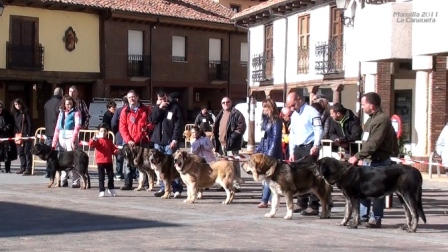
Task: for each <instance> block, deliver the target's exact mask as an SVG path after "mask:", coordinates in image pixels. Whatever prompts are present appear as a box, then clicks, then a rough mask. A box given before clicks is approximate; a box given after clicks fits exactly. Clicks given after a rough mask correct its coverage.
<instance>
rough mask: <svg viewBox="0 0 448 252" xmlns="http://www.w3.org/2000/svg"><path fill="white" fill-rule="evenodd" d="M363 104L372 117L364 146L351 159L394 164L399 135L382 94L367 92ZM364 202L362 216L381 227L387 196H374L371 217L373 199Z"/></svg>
mask: <svg viewBox="0 0 448 252" xmlns="http://www.w3.org/2000/svg"><path fill="white" fill-rule="evenodd" d="M361 107H362V110H363V111H364V113H366V114H367V115H369V119H368V120H367V122H366V123H365V125H364V131H363V134H362V137H361V139H362V148H361V150H360V151H359V152H358V153H356V154H355V155H354V156H353V157H351V158H350V159H349V160H348V162H350V163H351V164H354V165H355V164H357V163H358V161H359V160H362V165H364V166H371V167H375V166H384V165H390V164H391V160H390V157H392V156H396V154H397V153H396V151H397V150H398V144H397V136H396V134H395V130H394V128H393V126H392V122H391V120H390V118H389V116H387V115H386V114H384V113H383V111H382V109H381V97H380V96H379V95H378V94H377V93H374V92H370V93H366V94H364V96H363V97H362V99H361ZM360 169H363V168H360ZM360 202H361V205H360V215H361V220H368V222H367V225H366V226H367V227H371V228H380V227H381V218H382V217H383V213H384V207H385V205H386V203H385V200H384V197H381V198H375V199H374V200H373V206H372V212H373V215H372V214H371V215H370V218H369V212H370V199H366V200H361V201H360Z"/></svg>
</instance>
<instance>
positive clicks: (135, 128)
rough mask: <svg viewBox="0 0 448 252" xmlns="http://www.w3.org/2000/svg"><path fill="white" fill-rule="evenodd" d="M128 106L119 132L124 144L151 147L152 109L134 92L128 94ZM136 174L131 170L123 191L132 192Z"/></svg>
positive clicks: (133, 169)
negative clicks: (141, 101)
mask: <svg viewBox="0 0 448 252" xmlns="http://www.w3.org/2000/svg"><path fill="white" fill-rule="evenodd" d="M126 96H127V98H128V105H127V106H126V107H125V108H123V110H122V111H121V114H120V123H119V125H120V126H119V127H120V128H119V131H120V134H121V136H122V137H123V141H124V143H126V144H128V145H129V146H130V147H131V148H132V147H134V146H143V147H149V140H150V139H149V133H150V132H151V131H152V130H153V129H154V125H153V124H151V123H149V121H148V118H149V116H150V115H151V111H152V110H151V107H149V106H145V105H144V104H143V103H140V102H139V98H138V95H137V94H136V93H135V91H134V90H130V91H129V92H128V93H127V95H126ZM134 174H135V167H133V166H132V167H131V168H130V169H129V173H128V174H127V175H126V178H125V181H124V186H122V187H121V188H120V189H121V190H132V180H133V178H134Z"/></svg>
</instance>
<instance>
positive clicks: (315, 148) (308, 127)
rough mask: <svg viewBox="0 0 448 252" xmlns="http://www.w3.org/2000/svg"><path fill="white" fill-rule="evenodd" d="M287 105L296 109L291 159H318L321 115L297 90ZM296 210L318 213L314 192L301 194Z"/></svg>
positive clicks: (291, 140)
mask: <svg viewBox="0 0 448 252" xmlns="http://www.w3.org/2000/svg"><path fill="white" fill-rule="evenodd" d="M286 106H287V107H288V108H290V109H291V110H292V111H294V112H293V113H292V115H291V125H290V128H291V130H290V132H289V161H290V162H294V161H297V160H300V159H301V158H304V157H306V156H308V155H311V156H314V157H315V159H316V160H317V158H318V156H319V148H320V140H321V137H322V120H321V115H320V114H319V112H317V110H316V109H315V108H313V107H312V106H310V105H308V104H307V103H306V101H305V98H304V97H303V96H302V95H300V94H299V93H298V92H297V91H292V92H291V93H289V94H288V96H287V97H286ZM308 198H309V199H308ZM294 212H300V214H301V215H318V214H319V202H318V199H317V197H316V196H315V195H314V193H310V194H304V195H300V196H299V197H298V198H297V206H295V207H294Z"/></svg>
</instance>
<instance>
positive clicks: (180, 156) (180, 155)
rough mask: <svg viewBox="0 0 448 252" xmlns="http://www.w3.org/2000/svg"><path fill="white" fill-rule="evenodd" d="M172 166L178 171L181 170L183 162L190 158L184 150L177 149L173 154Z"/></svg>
mask: <svg viewBox="0 0 448 252" xmlns="http://www.w3.org/2000/svg"><path fill="white" fill-rule="evenodd" d="M173 158H174V167H175V168H176V170H177V171H178V172H183V171H182V170H183V169H184V166H185V162H186V161H187V160H188V159H189V158H190V157H189V156H188V153H187V152H186V151H181V150H177V151H176V153H174V155H173Z"/></svg>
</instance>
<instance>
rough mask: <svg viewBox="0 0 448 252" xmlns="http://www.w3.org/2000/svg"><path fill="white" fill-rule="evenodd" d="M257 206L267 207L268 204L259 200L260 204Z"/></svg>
mask: <svg viewBox="0 0 448 252" xmlns="http://www.w3.org/2000/svg"><path fill="white" fill-rule="evenodd" d="M257 207H258V208H268V207H269V206H268V204H266V203H264V202H261V203H260V204H258V206H257Z"/></svg>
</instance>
